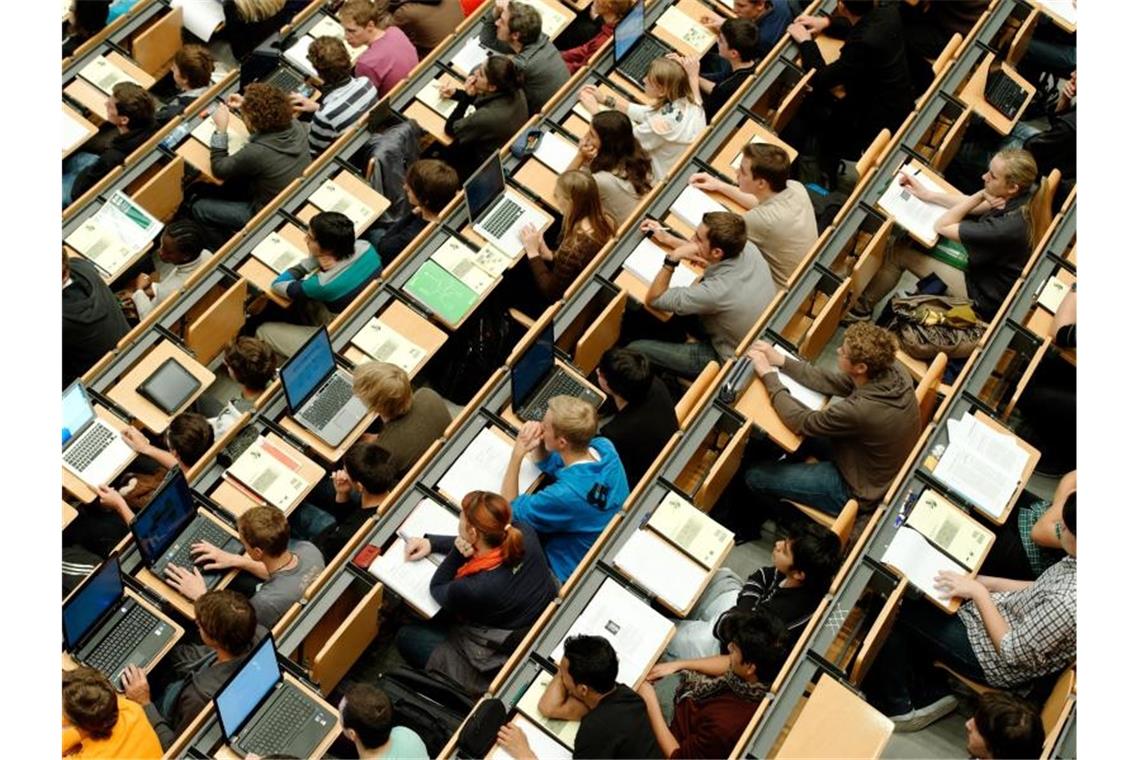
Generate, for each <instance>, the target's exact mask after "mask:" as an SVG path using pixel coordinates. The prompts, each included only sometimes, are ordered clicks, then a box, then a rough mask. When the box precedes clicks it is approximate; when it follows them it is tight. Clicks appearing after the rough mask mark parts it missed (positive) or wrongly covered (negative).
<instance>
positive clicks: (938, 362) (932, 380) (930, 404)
mask: <svg viewBox="0 0 1140 760" xmlns="http://www.w3.org/2000/svg"><path fill="white" fill-rule="evenodd" d="M947 361H949V359H948V358H947V356H946V353H945V352H943V351H939V352H938V355H937V356H935V357H934V358H933V359H931V360H930V364H929V365H928V366H927V368H926V372H925V373H923V375H922V379H921V380H919V381H918V386H917V387H915V389H914V395H915V399H916V400H917V401H918V420H919V422H920V423H921V425H922V427H926V425H927V424H928V423H929V422H930V418H931V417H933V416H934V404H935V402H937V401H938V386H939V385H941V383H942V374H943V373H944V372H945V371H946V362H947Z"/></svg>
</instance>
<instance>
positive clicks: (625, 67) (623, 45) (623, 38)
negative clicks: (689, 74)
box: [614, 0, 672, 82]
mask: <svg viewBox="0 0 1140 760" xmlns="http://www.w3.org/2000/svg"><path fill="white" fill-rule="evenodd" d="M670 52H672V49H671V48H669V47H668V46H667V45H665V44H664V43H662V42H661V41H660V40H658V39H657V38H655V37H653V36H652V35H649V34H646V33H645V0H637V2H636V3H634V4H633V7H632V8H630V10H629V13H627V14H625V18H623V19H622V20H621V21H619V22H618V25H617V26H616V27H614V59H615V61H616V62H617V70H618V71H620V72H621V73H622V74H624V75H625V76H627V77H629V79H630V81H633V82H641V81H643V80H644V79H645V75H646V73H647V72H648V71H649V65H650V64H651V63H653V61H654V60H655V59H657V58H660V57H661V56H663V55H666V54H667V53H670Z"/></svg>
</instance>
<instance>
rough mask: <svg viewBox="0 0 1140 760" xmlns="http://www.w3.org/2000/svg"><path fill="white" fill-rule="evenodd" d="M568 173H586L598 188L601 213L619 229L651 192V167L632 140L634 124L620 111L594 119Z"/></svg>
mask: <svg viewBox="0 0 1140 760" xmlns="http://www.w3.org/2000/svg"><path fill="white" fill-rule="evenodd" d="M569 168H571V169H578V168H584V169H588V170H589V171H590V173H591V174H593V175H594V181H595V182H596V183H597V184H598V194H599V195H600V196H601V199H602V209H603V210H604V211H605V212H606V213H607V214H609V215H610V216H611V217H613V220H614V224H615V225H617V226H619V227H620V226H621V225H622V224H623V223H624V222H625V220H626V219H629V217H630V216H631V215H632V214H633V210H634V209H635V208H637V204H638V203H639V202H640V201H641V199H642V198H644V197H645V194H646V193H648V192H649V191H650V190H651V189H652V188H653V164H652V163H651V162H650V160H649V154H647V153H646V152H645V149H644V148H642V147H641V143H639V142H638V141H637V138H635V137H634V136H633V123H632V122H631V121H630V120H629V117H628V116H626V115H625V114H624V113H622V112H621V111H600V112H599V113H597V114H595V115H594V118H593V119H592V120H591V122H590V128H589V129H588V130H587V132H586V134H585V136H584V137H583V138H582V141H581V142H580V143H578V155H577V156H575V157H574V160H573V161H571V162H570V167H569Z"/></svg>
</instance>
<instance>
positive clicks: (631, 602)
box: [550, 578, 674, 688]
mask: <svg viewBox="0 0 1140 760" xmlns="http://www.w3.org/2000/svg"><path fill="white" fill-rule="evenodd" d="M673 630H674V629H673V624H672V623H671V622H669V619H668V618H666V617H665V616H664V615H662V614H660V613H659V612H657V611H656V610H654V609H653V608H652V607H650V606H649V605H648V604H646V603H645V602H643V601H641V600H640V599H638V598H637V597H636V596H634V595H633V594H632V593H630V592H629V590H627V589H626V588H625V587H624V586H622V585H621V584H620V583H618V582H617V581H615V580H614V579H613V578H606V579H605V580H604V581H602V585H601V587H600V588H599V589H598V592H597V593H596V594H594V598H593V599H591V600H590V602H589V603H588V604H587V605H586V607H585V609H583V610H582V613H581V614H580V615H579V616H578V617H577V619H575V620H574V623H573V624H572V625H571V626H570V630H569V631H567V632H566V635H565V636H564V637H563V638H562V641H560V642H558V645H557V646H556V647H554V651H553V652H551V654H550V658H551V659H552V660H554V661H555V662H558V661H560V660H561V659H562V646H563V642H565V641H566V639H568V638H570V637H571V636H577V635H579V634H592V635H594V636H603V637H605V638H607V639H609V641H610V644H612V645H613V648H614V651H615V652H617V658H618V676H617V680H618V682H619V683H624V684H625V685H626V686H629V687H630V688H634V687H635V686H637V684H638V682H639V681H640V680H641V676H642V674H643V673H646V672H648V671H649V667H650V666H651V665H653V663H655V662H657V657H658V653H659V652H660V651H661V650H662V649H664V647H665V644H666V643H668V641H669V638H670V637H671V636H672V635H673Z"/></svg>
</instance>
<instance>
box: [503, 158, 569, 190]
mask: <svg viewBox="0 0 1140 760" xmlns="http://www.w3.org/2000/svg"><path fill="white" fill-rule="evenodd" d="M512 176H513V177H514V180H515V182H518V183H519V184H520V185H522V186H523V187H525V188H526V189H527V190H530V191H531V192H532V193H534V194H535V195H537V196H538V197H539V198H543V199H552V198H554V185H555V183H556V182H558V174H556V173H555V171H554V170H553V169H551V168H550V167H549V166H547V165H546V164H544V163H542V162H541V161H539V160H538V159H537V158H535V157H534V156H528V157H527V158H526V159H525V160H524V161H523V162H522V164H520V165H519V168H518V170H517V171H515V173H514V174H513V175H512Z"/></svg>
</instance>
